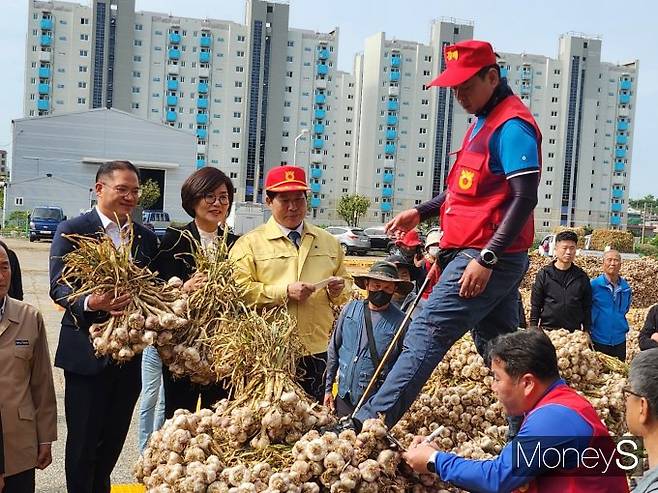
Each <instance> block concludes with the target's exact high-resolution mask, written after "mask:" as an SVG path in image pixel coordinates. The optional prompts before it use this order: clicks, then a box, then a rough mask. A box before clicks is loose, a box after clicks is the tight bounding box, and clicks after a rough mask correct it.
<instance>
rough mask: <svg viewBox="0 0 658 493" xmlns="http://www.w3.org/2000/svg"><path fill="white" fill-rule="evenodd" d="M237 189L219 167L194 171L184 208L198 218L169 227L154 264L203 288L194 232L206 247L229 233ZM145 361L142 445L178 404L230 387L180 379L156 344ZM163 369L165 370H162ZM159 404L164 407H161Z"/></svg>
mask: <svg viewBox="0 0 658 493" xmlns="http://www.w3.org/2000/svg"><path fill="white" fill-rule="evenodd" d="M234 193H235V188H234V187H233V183H232V182H231V180H230V178H229V177H228V176H226V175H225V174H224V173H223V172H222V171H220V170H219V169H217V168H213V167H205V168H201V169H199V170H197V171H196V172H194V173H193V174H192V175H190V176H189V177H188V178H187V180H185V183H183V186H182V188H181V201H182V206H183V209H185V212H187V213H188V214H189V215H190V216H191V217H192V218H193V220H192V221H191V222H189V223H188V224H186V225H185V226H184V227H182V228H181V229H175V228H171V227H170V228H168V229H167V231H166V233H165V235H164V237H163V238H162V243H161V245H160V251H159V252H158V256H157V257H156V259H155V261H154V266H153V268H154V269H156V270H157V271H158V273H159V274H158V276H159V277H160V278H161V279H163V280H164V281H167V280H168V279H169V278H171V277H172V276H177V277H179V278H180V279H182V280H183V283H184V284H183V290H185V291H188V292H191V291H194V290H195V289H198V288H199V287H201V286H202V285H203V283H204V281H205V279H204V277H203V275H201V274H196V273H195V271H196V267H195V265H194V258H193V256H192V252H193V251H194V249H193V245H192V241H191V240H190V236H191V237H193V238H194V239H195V240H196V241H197V242H199V244H200V245H201V247H202V248H207V247H208V246H210V245H212V244H213V242H214V241H215V239H217V237H220V238H221V237H222V236H223V235H224V228H225V227H226V218H227V217H228V215H229V212H230V210H231V205H232V204H233V195H234ZM237 239H238V237H237V236H236V235H234V234H232V233H228V234H227V238H226V242H227V246H228V247H229V248H231V247H232V246H233V243H235V241H236V240H237ZM147 350H149V353H147V352H146V351H145V354H144V360H143V363H142V386H143V390H142V401H141V402H142V409H141V410H140V445H141V446H142V449H143V448H144V447H145V446H146V442H147V440H148V437H149V435H150V434H151V432H153V431H155V430H157V429H158V428H159V427H160V426H161V425H162V422H163V420H164V419H166V418H171V417H172V416H173V415H174V411H175V410H176V409H189V410H190V411H195V410H196V405H197V401H198V399H199V395H200V396H201V406H202V407H210V406H211V405H212V404H214V403H215V402H217V401H218V400H220V399H223V398H224V397H227V395H228V392H227V391H226V390H225V389H224V388H222V386H221V385H199V384H195V383H192V382H191V381H190V380H189V379H188V378H177V379H175V380H174V378H173V377H172V375H171V373H170V372H169V369H168V368H163V367H162V363H161V362H160V359H159V357H158V354H157V351H155V348H147ZM160 369H162V370H161V371H160ZM160 375H162V381H163V384H164V417H163V416H162V411H161V408H162V396H161V397H160V403H159V404H158V389H159V388H160ZM156 405H157V406H158V407H159V408H160V409H158V412H156V411H155V408H156Z"/></svg>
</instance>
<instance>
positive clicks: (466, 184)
mask: <svg viewBox="0 0 658 493" xmlns="http://www.w3.org/2000/svg"><path fill="white" fill-rule="evenodd" d="M474 177H475V173H474V172H473V171H468V170H467V169H463V170H462V172H461V174H460V175H459V188H461V189H462V190H469V189H470V188H471V187H472V186H473V178H474Z"/></svg>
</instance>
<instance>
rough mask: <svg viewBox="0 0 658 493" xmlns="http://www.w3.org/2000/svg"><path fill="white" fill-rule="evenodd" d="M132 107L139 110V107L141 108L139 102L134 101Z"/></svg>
mask: <svg viewBox="0 0 658 493" xmlns="http://www.w3.org/2000/svg"><path fill="white" fill-rule="evenodd" d="M131 107H132V109H134V110H138V109H139V103H133V104H132V105H131Z"/></svg>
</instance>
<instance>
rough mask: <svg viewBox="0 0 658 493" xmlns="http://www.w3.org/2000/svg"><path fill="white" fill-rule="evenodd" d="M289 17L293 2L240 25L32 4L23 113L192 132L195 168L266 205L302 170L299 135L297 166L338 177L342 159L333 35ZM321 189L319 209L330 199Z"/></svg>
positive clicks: (128, 7) (269, 5)
mask: <svg viewBox="0 0 658 493" xmlns="http://www.w3.org/2000/svg"><path fill="white" fill-rule="evenodd" d="M288 14H289V5H288V4H287V3H283V2H266V1H262V0H247V2H246V16H245V17H246V21H245V24H239V23H236V22H231V21H223V20H216V19H194V18H185V17H174V16H170V15H167V14H164V13H155V12H135V11H134V0H91V2H90V5H88V6H85V5H79V4H74V3H69V2H57V1H53V2H50V1H39V0H31V1H30V8H29V17H30V22H29V28H28V33H27V42H26V53H27V64H26V68H25V95H26V96H25V102H24V114H25V116H26V117H31V116H44V115H51V114H61V113H69V112H74V111H80V110H84V109H88V108H97V107H109V106H112V107H115V108H118V109H122V110H124V111H128V112H131V113H134V114H136V115H139V116H140V117H143V118H146V119H148V120H151V121H156V122H161V123H163V124H166V125H169V126H171V127H174V128H179V129H183V130H186V131H189V132H191V133H195V134H196V137H197V149H196V155H195V156H194V157H195V160H196V163H197V167H201V166H205V165H212V166H217V167H219V168H221V169H222V170H223V171H224V172H226V173H227V174H228V175H229V176H230V177H231V178H232V180H233V181H234V184H235V185H236V189H237V194H236V200H237V201H254V200H255V201H262V187H263V180H264V176H265V174H266V173H267V171H268V170H269V169H270V168H271V167H272V166H278V165H280V164H282V163H287V162H290V163H292V162H294V161H295V157H294V156H293V151H294V149H293V148H294V141H295V137H296V136H297V135H299V133H300V132H301V131H302V130H304V129H306V130H307V132H305V133H304V135H302V137H301V138H300V139H299V143H298V151H299V153H300V156H301V155H302V153H303V152H304V150H305V152H306V155H307V156H308V155H309V153H310V154H313V155H315V154H318V155H319V156H321V157H320V158H318V159H315V158H314V159H315V160H316V161H317V160H321V161H322V163H323V164H324V166H327V167H328V168H330V169H333V166H332V163H331V162H330V159H331V156H333V155H335V152H334V149H333V148H334V145H335V143H334V140H333V137H334V134H333V133H327V132H325V127H330V126H331V125H332V124H333V122H334V118H335V117H334V116H333V115H334V113H336V110H337V109H338V108H339V105H338V104H333V105H332V104H331V101H332V98H334V99H335V94H334V85H335V83H336V81H335V80H334V77H335V73H336V71H337V68H336V59H337V46H338V29H335V30H333V31H332V32H330V33H315V32H312V31H308V30H298V29H291V28H289V26H288V17H289V15H288ZM310 148H312V150H311V149H310ZM298 157H299V156H298ZM315 164H321V163H315ZM325 180H326V179H325ZM317 185H318V184H316V186H315V187H314V196H313V199H312V201H311V202H312V206H313V209H318V210H319V208H321V207H320V206H321V204H322V199H321V198H320V197H321V196H322V195H328V194H330V193H331V191H330V189H326V190H323V189H322V183H321V182H320V183H319V185H320V187H319V190H318V191H317V193H316V191H315V190H316V189H318V186H317ZM316 195H317V196H316ZM318 210H314V215H317V213H318Z"/></svg>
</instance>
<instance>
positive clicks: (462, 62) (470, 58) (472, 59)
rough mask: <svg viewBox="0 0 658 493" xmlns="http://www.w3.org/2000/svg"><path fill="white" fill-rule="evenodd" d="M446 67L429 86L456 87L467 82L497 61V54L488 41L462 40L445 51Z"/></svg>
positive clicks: (447, 47)
mask: <svg viewBox="0 0 658 493" xmlns="http://www.w3.org/2000/svg"><path fill="white" fill-rule="evenodd" d="M443 57H444V58H445V62H446V69H445V70H444V71H443V72H441V74H440V75H439V76H438V77H437V78H436V79H434V80H433V81H432V82H430V83H429V84H428V85H427V87H432V86H440V87H454V86H458V85H459V84H461V83H463V82H466V81H467V80H468V79H470V78H471V77H473V76H474V75H475V74H477V73H478V71H479V70H480V69H482V68H484V67H487V66H489V65H494V64H495V63H496V54H495V53H494V51H493V48H492V47H491V45H490V44H489V43H487V42H486V41H476V40H474V39H473V40H469V41H461V42H459V43H457V44H454V45H450V46H446V47H445V50H444V51H443Z"/></svg>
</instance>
